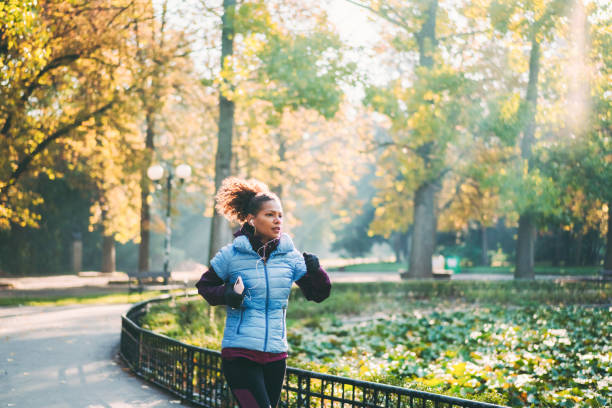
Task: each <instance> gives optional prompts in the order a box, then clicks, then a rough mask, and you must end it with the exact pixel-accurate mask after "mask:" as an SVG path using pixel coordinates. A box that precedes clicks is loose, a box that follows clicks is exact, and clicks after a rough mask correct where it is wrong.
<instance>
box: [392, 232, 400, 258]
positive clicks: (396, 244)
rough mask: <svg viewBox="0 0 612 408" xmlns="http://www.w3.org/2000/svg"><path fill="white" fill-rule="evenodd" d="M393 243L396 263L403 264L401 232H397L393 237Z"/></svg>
mask: <svg viewBox="0 0 612 408" xmlns="http://www.w3.org/2000/svg"><path fill="white" fill-rule="evenodd" d="M391 240H392V242H393V253H394V255H395V263H397V264H398V263H400V262H402V249H401V245H402V242H401V232H396V233H394V234H393V235H392V236H391Z"/></svg>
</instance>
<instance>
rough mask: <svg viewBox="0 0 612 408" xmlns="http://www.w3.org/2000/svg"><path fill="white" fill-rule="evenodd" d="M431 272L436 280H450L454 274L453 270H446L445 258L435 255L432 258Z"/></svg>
mask: <svg viewBox="0 0 612 408" xmlns="http://www.w3.org/2000/svg"><path fill="white" fill-rule="evenodd" d="M431 272H432V273H433V277H434V279H450V277H451V275H452V274H453V270H452V269H446V267H445V262H444V256H442V255H434V256H432V257H431Z"/></svg>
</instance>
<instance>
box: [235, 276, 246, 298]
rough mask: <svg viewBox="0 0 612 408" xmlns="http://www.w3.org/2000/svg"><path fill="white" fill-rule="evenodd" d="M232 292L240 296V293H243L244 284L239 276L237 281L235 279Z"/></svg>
mask: <svg viewBox="0 0 612 408" xmlns="http://www.w3.org/2000/svg"><path fill="white" fill-rule="evenodd" d="M234 292H236V293H237V294H239V295H242V292H244V283H243V282H242V277H241V276H239V277H238V279H236V282H235V283H234Z"/></svg>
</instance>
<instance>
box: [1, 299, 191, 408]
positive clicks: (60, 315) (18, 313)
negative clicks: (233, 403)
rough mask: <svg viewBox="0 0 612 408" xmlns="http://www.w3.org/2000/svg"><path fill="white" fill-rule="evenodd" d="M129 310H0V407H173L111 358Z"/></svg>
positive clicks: (110, 307) (175, 403) (168, 397)
mask: <svg viewBox="0 0 612 408" xmlns="http://www.w3.org/2000/svg"><path fill="white" fill-rule="evenodd" d="M128 307H129V305H100V306H68V307H4V308H0V359H1V360H0V407H24V408H33V407H41V408H73V407H74V408H153V407H155V408H158V407H178V406H181V404H180V401H179V400H177V398H176V397H173V396H171V395H169V394H166V393H165V392H163V391H160V390H158V389H157V388H155V387H154V386H151V385H147V384H146V383H145V382H144V381H142V380H141V379H139V378H137V377H135V376H133V375H132V374H131V373H130V372H129V371H128V370H127V369H126V368H124V367H123V366H122V365H121V364H120V363H119V362H118V361H117V359H116V354H117V347H118V344H119V336H120V330H121V319H120V315H121V314H122V313H124V312H125V311H126V310H127V309H128Z"/></svg>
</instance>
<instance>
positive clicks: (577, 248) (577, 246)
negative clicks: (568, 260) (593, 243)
mask: <svg viewBox="0 0 612 408" xmlns="http://www.w3.org/2000/svg"><path fill="white" fill-rule="evenodd" d="M583 241H584V234H583V233H582V231H578V233H577V234H576V235H575V239H574V254H573V255H574V259H573V260H572V264H573V265H574V266H580V265H581V264H582V246H583Z"/></svg>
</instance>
